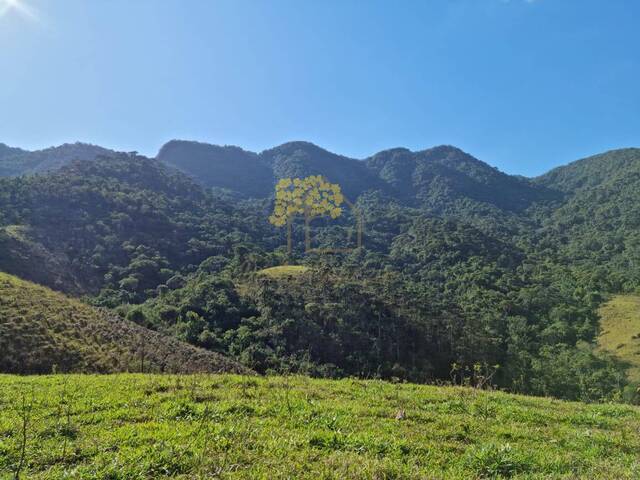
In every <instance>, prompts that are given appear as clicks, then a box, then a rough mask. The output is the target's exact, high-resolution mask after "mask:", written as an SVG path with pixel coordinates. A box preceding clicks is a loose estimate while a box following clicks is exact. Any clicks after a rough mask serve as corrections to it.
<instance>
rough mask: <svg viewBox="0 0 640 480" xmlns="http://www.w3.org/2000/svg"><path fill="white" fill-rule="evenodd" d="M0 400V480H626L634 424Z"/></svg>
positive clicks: (395, 406) (3, 379) (353, 399)
mask: <svg viewBox="0 0 640 480" xmlns="http://www.w3.org/2000/svg"><path fill="white" fill-rule="evenodd" d="M0 392H1V393H0V477H3V475H6V476H10V475H12V474H15V473H16V471H17V470H18V469H19V470H20V473H21V474H22V475H23V477H21V478H30V479H47V480H55V479H63V478H64V479H70V478H82V479H91V478H93V479H98V478H100V479H106V478H109V479H124V478H127V479H157V478H166V477H171V478H183V479H197V478H224V479H233V478H264V479H267V478H268V479H279V478H281V479H288V478H300V479H304V478H307V479H314V480H315V479H319V478H325V479H343V478H367V479H372V478H377V479H392V478H393V479H407V480H409V479H411V480H414V479H434V478H438V479H441V478H442V479H461V480H462V479H464V480H467V479H473V478H519V479H539V478H545V479H553V478H564V479H569V478H571V479H594V478H603V479H604V478H617V479H634V478H638V476H639V475H640V460H639V458H638V451H639V450H640V436H639V435H638V430H639V429H640V410H639V409H638V408H637V407H631V406H623V405H604V404H603V405H585V404H579V403H570V402H563V401H557V400H551V399H543V398H531V397H522V396H516V395H509V394H505V393H500V392H484V391H478V390H474V389H469V388H462V387H432V386H418V385H412V384H392V383H387V382H383V381H376V380H370V381H363V380H352V379H344V380H337V381H336V380H313V379H309V378H305V377H247V376H233V375H195V376H159V375H140V374H123V375H115V376H76V375H56V376H44V377H15V376H7V375H5V376H0ZM25 425H26V428H23V427H24V426H25ZM3 478H4V477H3Z"/></svg>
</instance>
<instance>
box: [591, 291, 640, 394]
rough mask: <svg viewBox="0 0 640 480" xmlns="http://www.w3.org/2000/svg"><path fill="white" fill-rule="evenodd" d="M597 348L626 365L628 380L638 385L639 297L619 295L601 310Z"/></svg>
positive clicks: (639, 352) (639, 355) (639, 377)
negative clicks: (609, 353) (607, 352)
mask: <svg viewBox="0 0 640 480" xmlns="http://www.w3.org/2000/svg"><path fill="white" fill-rule="evenodd" d="M600 317H601V323H600V326H601V333H600V336H599V338H598V344H599V345H600V347H601V348H602V349H604V350H607V351H609V352H611V353H613V354H615V356H616V357H618V358H619V359H620V360H623V361H624V362H626V363H628V364H629V367H630V368H629V370H628V375H629V380H631V381H632V382H634V383H636V382H638V383H640V297H637V296H632V295H619V296H616V297H614V298H613V299H612V300H610V301H609V302H607V303H606V304H604V305H603V306H602V308H601V309H600Z"/></svg>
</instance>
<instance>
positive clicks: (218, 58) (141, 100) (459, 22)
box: [0, 0, 640, 175]
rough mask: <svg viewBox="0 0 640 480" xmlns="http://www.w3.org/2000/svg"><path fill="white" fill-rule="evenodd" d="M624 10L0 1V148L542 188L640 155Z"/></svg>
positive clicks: (569, 4) (361, 1)
mask: <svg viewBox="0 0 640 480" xmlns="http://www.w3.org/2000/svg"><path fill="white" fill-rule="evenodd" d="M638 19H640V2H639V1H637V0H628V1H622V0H573V1H571V0H509V1H507V0H419V1H418V0H416V1H409V0H402V1H391V0H388V1H365V0H314V1H311V0H291V1H283V0H268V1H267V0H262V1H258V0H254V1H246V0H228V1H216V0H0V142H4V143H7V144H10V145H13V146H20V147H23V148H29V149H35V148H42V147H46V146H50V145H53V144H59V143H62V142H69V141H76V140H80V141H86V142H91V143H97V144H100V145H103V146H107V147H111V148H116V149H122V150H138V151H140V152H142V153H144V154H147V155H155V153H156V152H157V150H158V148H159V147H160V146H161V145H162V144H163V143H164V142H165V141H167V140H169V139H172V138H184V139H193V140H200V141H206V142H212V143H218V144H235V145H240V146H242V147H244V148H247V149H251V150H256V151H259V150H262V149H265V148H269V147H271V146H275V145H277V144H280V143H283V142H285V141H290V140H308V141H311V142H314V143H316V144H318V145H320V146H323V147H325V148H327V149H329V150H332V151H335V152H338V153H342V154H345V155H349V156H353V157H357V158H362V157H366V156H368V155H370V154H373V153H374V152H376V151H379V150H382V149H385V148H391V147H396V146H405V147H408V148H411V149H414V150H417V149H423V148H428V147H431V146H434V145H439V144H452V145H456V146H458V147H460V148H462V149H464V150H466V151H468V152H469V153H471V154H473V155H474V156H476V157H478V158H480V159H482V160H484V161H486V162H488V163H490V164H492V165H495V166H497V167H498V168H500V169H502V170H504V171H507V172H509V173H519V174H524V175H536V174H540V173H542V172H544V171H546V170H547V169H549V168H550V167H553V166H556V165H559V164H563V163H567V162H569V161H572V160H575V159H577V158H581V157H584V156H587V155H590V154H594V153H598V152H601V151H604V150H607V149H611V148H618V147H625V146H640V30H639V27H638V25H639V24H638Z"/></svg>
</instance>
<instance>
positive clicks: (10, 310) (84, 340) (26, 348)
mask: <svg viewBox="0 0 640 480" xmlns="http://www.w3.org/2000/svg"><path fill="white" fill-rule="evenodd" d="M52 371H59V372H101V373H108V372H122V371H146V372H159V371H164V372H245V371H247V370H246V369H245V368H243V367H241V366H239V365H238V364H236V363H235V362H233V361H231V360H229V359H227V358H225V357H223V356H221V355H218V354H216V353H213V352H207V351H205V350H201V349H198V348H194V347H192V346H190V345H187V344H184V343H181V342H179V341H177V340H175V339H173V338H169V337H164V336H162V335H159V334H158V333H155V332H152V331H149V330H147V329H145V328H142V327H140V326H138V325H136V324H134V323H132V322H128V321H125V320H120V319H118V318H117V317H116V316H114V315H113V314H111V313H108V312H107V311H105V310H99V309H95V308H92V307H89V306H87V305H85V304H83V303H81V302H79V301H77V300H72V299H69V298H67V297H65V296H64V295H62V294H60V293H55V292H52V291H51V290H48V289H46V288H44V287H41V286H37V285H35V284H32V283H29V282H25V281H23V280H19V279H17V278H15V277H12V276H10V275H6V274H4V273H0V372H5V373H50V372H52ZM1 463H2V462H1V461H0V465H1Z"/></svg>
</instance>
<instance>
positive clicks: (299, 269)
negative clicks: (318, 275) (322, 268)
mask: <svg viewBox="0 0 640 480" xmlns="http://www.w3.org/2000/svg"><path fill="white" fill-rule="evenodd" d="M308 271H309V267H305V266H304V265H281V266H279V267H270V268H264V269H262V270H259V271H258V275H264V276H265V277H269V278H295V277H297V276H299V275H302V274H304V273H306V272H308Z"/></svg>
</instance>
